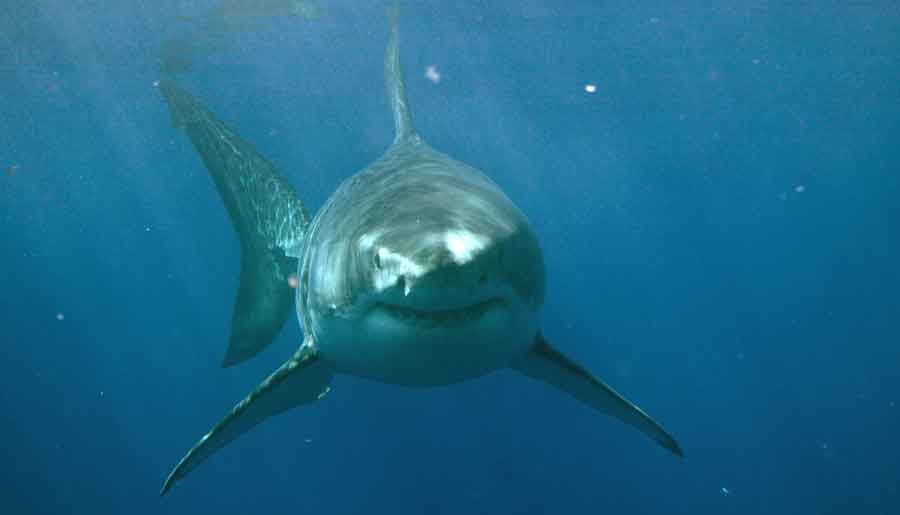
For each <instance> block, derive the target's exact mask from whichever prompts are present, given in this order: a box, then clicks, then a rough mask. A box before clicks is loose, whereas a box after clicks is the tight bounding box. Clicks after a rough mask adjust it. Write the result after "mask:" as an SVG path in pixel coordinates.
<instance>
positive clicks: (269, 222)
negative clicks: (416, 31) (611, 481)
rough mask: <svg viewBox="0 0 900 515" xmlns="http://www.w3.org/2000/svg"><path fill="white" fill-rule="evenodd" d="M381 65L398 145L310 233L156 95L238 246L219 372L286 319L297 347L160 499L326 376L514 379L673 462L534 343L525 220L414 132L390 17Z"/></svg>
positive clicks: (300, 211)
mask: <svg viewBox="0 0 900 515" xmlns="http://www.w3.org/2000/svg"><path fill="white" fill-rule="evenodd" d="M391 19H392V30H391V38H390V42H389V44H388V48H387V52H386V54H385V77H386V84H387V90H388V95H389V97H390V101H391V106H392V110H393V114H394V124H395V132H396V136H395V140H394V143H393V144H392V145H391V147H390V148H389V149H388V150H387V152H386V153H385V154H384V155H383V156H382V157H381V158H380V159H379V160H377V161H376V162H375V163H373V164H372V165H370V166H369V167H368V168H366V169H365V170H363V171H361V172H359V173H358V174H356V175H355V176H353V177H351V178H349V179H347V180H346V181H344V183H343V184H341V186H340V187H339V188H338V189H337V191H335V193H334V194H333V195H332V196H331V198H330V199H329V200H328V201H327V202H326V204H325V205H324V206H323V207H322V209H321V210H320V211H319V212H318V213H317V214H316V216H315V218H313V219H312V220H310V218H309V216H308V214H307V212H306V210H305V209H304V207H303V205H302V203H301V202H300V201H299V200H298V198H297V196H296V194H295V193H294V191H293V189H292V188H291V187H290V185H289V184H288V183H287V182H286V181H285V180H284V179H283V178H281V176H280V175H279V174H278V172H277V171H276V170H275V168H274V167H273V166H272V165H271V164H269V163H268V162H267V161H266V160H265V159H264V158H262V157H261V156H260V155H259V154H258V153H257V152H256V150H255V149H254V148H253V147H252V146H251V145H250V144H248V143H247V142H245V141H243V140H242V139H241V138H240V137H238V136H237V135H236V134H235V133H234V132H232V131H231V130H230V129H229V128H228V127H226V126H225V125H224V124H223V123H222V122H220V121H219V120H217V119H216V118H215V116H214V115H212V113H210V112H209V111H208V110H206V109H205V108H204V107H203V106H201V105H200V104H199V103H198V102H197V101H196V100H194V99H193V98H192V97H191V96H190V95H188V94H187V93H186V92H184V91H183V90H181V89H179V88H178V86H176V85H174V84H173V83H171V82H168V81H165V82H163V83H162V84H161V89H162V92H163V94H164V96H165V97H166V100H167V101H168V103H169V107H170V109H171V112H172V116H173V122H174V123H175V124H176V125H178V126H183V127H185V130H186V131H187V133H188V136H189V137H190V139H191V141H192V142H193V144H194V146H195V148H196V149H197V151H198V152H199V154H200V156H201V157H202V158H203V160H204V162H205V163H206V165H207V168H208V170H209V171H210V175H211V176H212V178H213V180H214V182H215V183H216V186H217V189H218V190H219V193H220V195H221V196H222V199H223V201H224V202H225V205H226V208H227V209H228V211H229V215H230V216H231V219H232V223H233V224H234V227H235V229H236V231H237V233H238V235H239V237H240V240H241V247H242V262H241V281H240V287H239V290H238V296H237V301H236V305H235V311H234V317H233V321H232V336H231V341H230V344H229V350H228V354H227V355H226V358H225V365H226V366H227V365H231V364H235V363H238V362H240V361H243V360H245V359H248V358H249V357H252V356H253V355H255V354H256V353H257V352H259V351H260V350H261V349H262V348H263V347H265V346H266V345H267V344H268V343H269V342H271V341H272V339H273V338H274V337H275V335H276V334H277V333H278V331H279V330H280V328H281V326H282V325H283V323H284V321H285V320H286V319H287V318H288V317H289V315H290V311H291V303H292V301H293V300H294V299H293V297H294V295H293V292H294V290H291V288H290V286H289V282H291V281H292V280H293V278H292V277H291V274H292V273H293V272H294V270H296V271H297V273H296V280H295V281H294V282H295V286H296V309H297V315H298V318H299V321H300V323H301V325H302V327H303V329H304V333H305V336H304V342H303V344H302V345H301V346H300V348H299V349H298V351H297V352H296V353H295V354H294V356H293V357H292V358H291V359H289V360H288V361H287V362H286V363H285V364H284V365H282V366H281V367H280V368H279V369H278V370H276V371H275V372H274V373H273V374H272V375H271V376H270V377H269V378H268V379H266V380H265V381H264V382H263V383H262V384H261V385H260V386H259V387H258V388H257V389H256V390H254V391H253V392H252V393H251V394H250V395H249V396H248V397H247V398H246V399H244V400H243V401H241V402H240V403H239V404H238V405H237V406H235V408H234V409H233V410H232V412H231V413H230V414H229V415H227V416H226V417H225V418H224V419H223V420H222V421H221V422H220V423H219V424H218V425H217V426H215V427H214V428H213V429H212V430H211V431H210V432H209V433H208V434H207V435H205V436H204V437H203V438H202V439H201V440H200V441H199V442H198V443H197V444H196V445H195V446H194V447H193V448H192V449H191V450H190V451H189V452H188V454H187V455H186V456H185V457H184V458H183V459H182V460H181V462H180V463H179V464H178V465H177V466H176V467H175V469H174V470H173V471H172V473H171V474H170V475H169V477H168V479H167V480H166V482H165V485H164V486H163V490H162V493H165V492H167V491H168V490H169V489H170V488H171V487H172V485H173V484H174V483H175V482H176V481H177V480H179V479H181V478H182V477H184V476H185V475H186V474H187V473H188V472H189V471H190V470H191V469H192V468H193V467H195V466H196V465H197V464H199V463H200V462H201V461H203V460H204V459H206V458H207V457H208V456H210V455H211V454H212V453H213V452H215V451H216V450H218V449H219V448H221V447H223V446H224V445H226V444H227V443H229V442H230V441H231V440H233V439H234V438H236V437H238V436H240V435H241V434H243V433H244V432H246V431H248V430H249V429H251V428H252V427H253V426H255V425H256V424H258V423H259V422H261V421H263V420H265V419H266V418H269V417H271V416H273V415H275V414H278V413H281V412H283V411H285V410H287V409H290V408H293V407H295V406H298V405H301V404H305V403H308V402H313V401H315V400H318V399H320V398H321V397H322V396H323V395H324V394H325V392H327V391H328V388H329V383H330V381H331V379H332V377H333V375H334V374H335V373H346V374H352V375H356V376H360V377H366V378H370V379H375V380H378V381H382V382H386V383H393V384H403V385H410V386H429V385H438V384H451V383H455V382H459V381H463V380H466V379H470V378H474V377H478V376H480V375H483V374H486V373H488V372H491V371H493V370H497V369H501V368H507V367H509V368H513V369H515V370H518V371H520V372H522V373H524V374H525V375H528V376H530V377H533V378H535V379H537V380H540V381H543V382H546V383H548V384H551V385H553V386H555V387H557V388H559V389H560V390H562V391H564V392H566V393H568V394H570V395H572V396H574V397H576V398H577V399H579V400H581V401H582V402H584V403H586V404H588V405H590V406H592V407H594V408H597V409H599V410H601V411H603V412H604V413H607V414H609V415H612V416H614V417H616V418H618V419H619V420H622V421H623V422H625V423H627V424H629V425H631V426H634V427H635V428H637V429H639V430H641V431H642V432H644V433H645V434H647V435H648V436H650V437H651V438H653V439H654V440H656V441H657V442H658V443H660V444H661V445H662V446H664V447H666V448H667V449H669V450H671V451H672V452H674V453H675V454H677V455H681V449H680V447H679V446H678V444H677V443H676V442H675V440H674V439H673V438H672V437H671V436H669V435H668V433H666V432H665V431H664V430H663V429H662V428H661V427H660V426H659V425H658V424H657V423H656V422H654V421H653V420H652V419H651V418H650V417H648V416H647V415H646V414H645V413H644V412H643V411H641V410H640V409H639V408H637V407H636V406H634V405H633V404H631V403H630V402H628V401H627V400H625V399H624V398H622V397H621V396H620V395H618V394H617V393H616V392H615V391H613V390H612V389H611V388H609V387H608V386H606V385H605V384H603V383H602V382H600V381H599V380H597V379H595V378H594V377H592V376H591V375H590V374H589V373H588V372H587V371H585V370H584V369H583V368H581V367H580V366H578V365H577V364H575V363H573V362H572V361H570V360H568V359H567V358H565V357H564V356H563V355H562V354H560V353H559V352H557V351H556V350H554V349H553V348H552V347H551V346H550V345H549V344H548V343H547V342H546V340H545V339H544V338H543V336H542V335H541V333H540V331H539V328H538V324H537V313H538V310H539V308H540V306H541V304H542V302H543V298H544V264H543V258H542V256H541V251H540V248H539V246H538V243H537V238H536V237H535V235H534V233H533V231H532V229H531V227H530V225H529V224H528V221H527V219H526V218H525V216H524V215H523V214H522V213H521V212H520V211H519V210H518V209H517V208H516V207H515V205H513V203H512V202H511V201H510V200H509V199H508V198H507V197H506V195H504V194H503V192H502V191H501V190H500V189H499V188H498V187H497V186H496V185H495V184H494V183H493V182H491V181H490V180H489V179H488V178H487V177H486V176H485V175H484V174H482V173H481V172H479V171H478V170H476V169H474V168H472V167H471V166H468V165H466V164H463V163H461V162H459V161H456V160H454V159H452V158H450V157H449V156H446V155H444V154H441V153H440V152H437V151H435V150H434V149H432V148H431V147H430V146H428V145H427V144H426V143H425V142H424V141H423V140H422V138H421V137H420V136H419V135H418V134H416V132H415V130H414V128H413V125H412V119H411V116H410V113H409V109H408V107H407V102H406V95H405V92H404V86H403V81H402V78H401V74H400V65H399V50H398V49H399V43H398V36H397V20H396V11H394V12H393V15H392V17H391Z"/></svg>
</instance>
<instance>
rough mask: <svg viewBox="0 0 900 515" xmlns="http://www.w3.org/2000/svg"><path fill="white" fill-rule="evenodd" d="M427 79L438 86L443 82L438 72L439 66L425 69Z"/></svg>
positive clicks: (430, 66)
mask: <svg viewBox="0 0 900 515" xmlns="http://www.w3.org/2000/svg"><path fill="white" fill-rule="evenodd" d="M425 78H426V79H428V80H430V81H431V82H433V83H435V84H437V83H438V82H440V81H441V72H439V71H438V69H437V66H435V65H433V64H432V65H429V66H428V67H427V68H425Z"/></svg>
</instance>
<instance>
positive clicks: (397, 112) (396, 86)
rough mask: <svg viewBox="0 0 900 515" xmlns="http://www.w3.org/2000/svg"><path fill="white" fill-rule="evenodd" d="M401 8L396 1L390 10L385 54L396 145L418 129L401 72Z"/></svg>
mask: <svg viewBox="0 0 900 515" xmlns="http://www.w3.org/2000/svg"><path fill="white" fill-rule="evenodd" d="M399 16H400V7H399V5H398V4H397V2H396V1H395V2H394V4H393V5H392V6H391V7H390V9H389V10H388V17H389V18H390V22H391V35H390V39H389V40H388V46H387V49H386V50H385V52H384V82H385V86H386V87H387V94H388V100H389V101H390V103H391V111H392V112H393V114H394V143H398V142H400V141H403V140H406V139H409V138H413V137H415V136H416V129H415V127H413V123H412V115H411V114H410V112H409V104H408V103H407V101H406V86H405V85H404V84H403V73H402V71H401V70H400V29H399V26H398V25H399V21H398V18H399Z"/></svg>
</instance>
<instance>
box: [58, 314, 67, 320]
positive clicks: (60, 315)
mask: <svg viewBox="0 0 900 515" xmlns="http://www.w3.org/2000/svg"><path fill="white" fill-rule="evenodd" d="M64 318H66V315H63V314H62V313H57V314H56V319H57V320H63V319H64Z"/></svg>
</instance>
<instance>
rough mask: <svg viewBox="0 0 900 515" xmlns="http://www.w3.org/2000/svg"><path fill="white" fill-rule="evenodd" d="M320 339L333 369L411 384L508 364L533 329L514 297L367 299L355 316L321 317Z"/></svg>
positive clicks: (448, 380) (456, 378) (531, 317)
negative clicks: (450, 301)
mask: <svg viewBox="0 0 900 515" xmlns="http://www.w3.org/2000/svg"><path fill="white" fill-rule="evenodd" d="M318 329H319V331H318V333H319V334H317V338H316V339H317V345H318V346H319V349H320V351H321V352H322V355H323V356H324V357H325V358H326V359H328V360H329V361H331V362H332V363H333V364H334V366H335V368H336V369H337V370H338V371H342V372H346V373H350V374H353V375H357V376H361V377H366V378H369V379H375V380H378V381H381V382H385V383H391V384H402V385H408V386H434V385H442V384H452V383H456V382H460V381H464V380H466V379H471V378H474V377H478V376H481V375H484V374H486V373H488V372H491V371H493V370H496V369H499V368H503V367H506V366H508V365H509V363H510V362H511V361H512V359H513V358H515V357H517V356H519V355H521V354H522V353H524V352H525V351H526V350H527V349H528V347H529V346H530V345H531V344H532V343H533V341H534V337H535V334H536V333H537V322H536V320H535V314H534V311H533V310H532V309H530V308H528V307H527V306H525V305H524V304H523V303H522V302H520V301H519V300H518V299H507V298H503V297H489V298H486V299H483V300H480V299H479V300H473V301H472V302H470V303H461V304H457V305H454V306H452V307H447V306H427V305H425V306H417V305H402V304H396V303H393V302H392V301H391V300H388V299H379V300H377V301H375V302H372V303H371V304H370V306H369V307H368V309H365V310H361V311H360V312H359V315H358V316H356V317H332V318H327V319H322V320H321V321H320V323H319V327H318Z"/></svg>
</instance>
